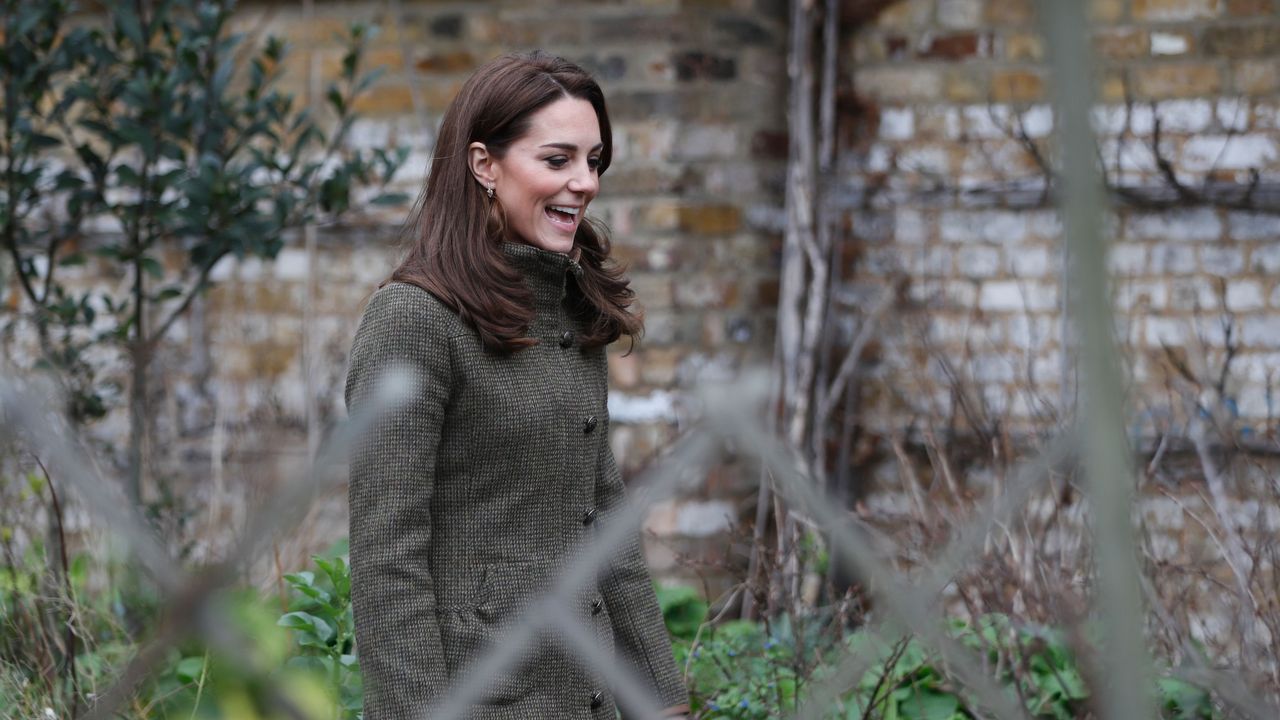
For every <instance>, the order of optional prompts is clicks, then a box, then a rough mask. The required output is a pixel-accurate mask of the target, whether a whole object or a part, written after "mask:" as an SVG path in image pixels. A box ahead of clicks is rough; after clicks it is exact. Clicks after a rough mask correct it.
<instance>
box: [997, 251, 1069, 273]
mask: <svg viewBox="0 0 1280 720" xmlns="http://www.w3.org/2000/svg"><path fill="white" fill-rule="evenodd" d="M1008 257H1009V261H1008V262H1007V263H1006V265H1007V266H1008V268H1009V274H1011V275H1013V276H1015V277H1019V278H1039V277H1044V276H1045V275H1047V274H1048V273H1049V270H1050V269H1051V268H1053V267H1055V266H1056V265H1057V263H1055V262H1054V260H1055V259H1056V253H1051V252H1050V251H1049V248H1046V247H1028V248H1018V249H1017V250H1013V251H1011V252H1009V254H1008Z"/></svg>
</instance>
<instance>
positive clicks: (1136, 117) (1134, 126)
mask: <svg viewBox="0 0 1280 720" xmlns="http://www.w3.org/2000/svg"><path fill="white" fill-rule="evenodd" d="M1128 120H1129V130H1130V132H1132V133H1133V134H1134V135H1138V136H1144V135H1150V134H1151V131H1152V130H1155V127H1156V113H1155V110H1153V109H1152V108H1151V106H1150V105H1134V106H1133V109H1132V110H1130V111H1129V114H1128Z"/></svg>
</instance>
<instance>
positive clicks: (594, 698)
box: [591, 690, 604, 710]
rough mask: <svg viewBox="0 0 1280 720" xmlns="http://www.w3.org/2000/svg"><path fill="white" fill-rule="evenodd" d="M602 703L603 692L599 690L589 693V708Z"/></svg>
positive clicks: (593, 708)
mask: <svg viewBox="0 0 1280 720" xmlns="http://www.w3.org/2000/svg"><path fill="white" fill-rule="evenodd" d="M603 704H604V693H602V692H600V691H599V690H597V691H595V692H593V693H591V709H592V710H596V709H598V708H599V707H600V706H601V705H603Z"/></svg>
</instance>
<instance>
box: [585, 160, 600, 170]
mask: <svg viewBox="0 0 1280 720" xmlns="http://www.w3.org/2000/svg"><path fill="white" fill-rule="evenodd" d="M587 167H589V168H591V169H592V170H599V169H600V158H598V157H593V158H587Z"/></svg>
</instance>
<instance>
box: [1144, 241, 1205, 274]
mask: <svg viewBox="0 0 1280 720" xmlns="http://www.w3.org/2000/svg"><path fill="white" fill-rule="evenodd" d="M1195 271H1196V251H1195V247H1194V246H1191V245H1183V244H1175V243H1167V242H1166V243H1160V244H1159V245H1156V246H1154V247H1152V248H1151V273H1152V274H1153V275H1190V274H1191V273H1194V272H1195Z"/></svg>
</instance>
